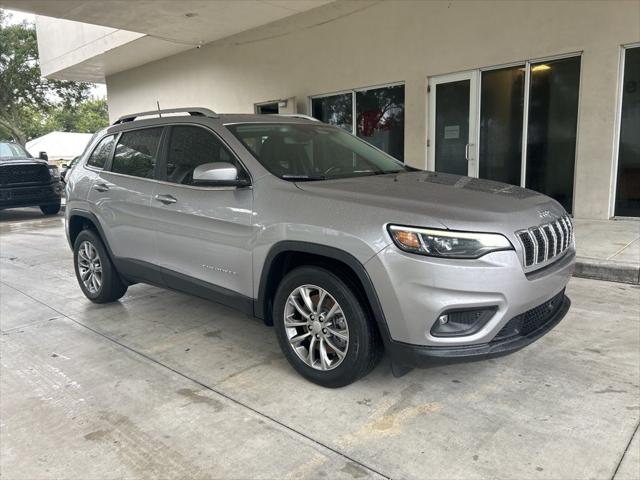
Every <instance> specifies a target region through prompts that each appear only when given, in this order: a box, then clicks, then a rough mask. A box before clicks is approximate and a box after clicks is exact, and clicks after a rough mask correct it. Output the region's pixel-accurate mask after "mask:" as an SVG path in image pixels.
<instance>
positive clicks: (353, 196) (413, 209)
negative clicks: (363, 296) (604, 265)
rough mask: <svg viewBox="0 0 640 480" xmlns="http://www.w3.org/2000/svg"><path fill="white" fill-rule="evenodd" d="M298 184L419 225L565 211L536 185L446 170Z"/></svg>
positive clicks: (501, 221) (516, 224)
mask: <svg viewBox="0 0 640 480" xmlns="http://www.w3.org/2000/svg"><path fill="white" fill-rule="evenodd" d="M297 185H298V187H299V188H300V189H302V190H304V191H306V192H308V193H315V194H318V195H322V196H327V197H331V198H333V199H336V200H342V201H348V202H355V203H359V204H362V205H363V206H370V207H374V208H380V209H383V210H386V215H387V216H388V215H389V212H388V211H389V210H392V211H393V213H392V214H391V217H393V218H389V219H388V220H387V221H388V222H389V223H400V224H402V223H404V224H409V225H415V222H417V221H420V217H426V218H431V219H437V220H438V221H439V222H440V223H441V224H442V225H444V226H446V227H447V228H449V229H452V230H467V231H484V232H489V231H492V232H501V233H513V232H515V231H516V230H520V229H522V228H528V227H531V226H534V225H540V224H541V223H546V222H548V221H549V220H551V219H552V218H556V217H559V216H562V215H564V214H565V211H564V209H563V208H562V206H561V205H560V204H559V203H558V202H556V201H555V200H553V199H551V198H549V197H547V196H546V195H543V194H541V193H538V192H534V191H533V190H528V189H525V188H521V187H517V186H514V185H508V184H505V183H500V182H494V181H492V180H483V179H478V178H471V177H465V176H460V175H451V174H446V173H436V172H426V171H420V172H408V173H401V174H389V175H375V176H366V177H356V178H345V179H338V180H327V181H318V182H300V183H298V184H297ZM416 217H417V218H416ZM415 226H424V227H429V226H431V227H439V226H438V225H423V224H422V225H421V224H418V225H415Z"/></svg>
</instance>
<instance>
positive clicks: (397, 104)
mask: <svg viewBox="0 0 640 480" xmlns="http://www.w3.org/2000/svg"><path fill="white" fill-rule="evenodd" d="M356 127H357V128H356V134H357V135H358V136H359V137H360V138H362V139H364V140H366V141H367V142H369V143H371V144H372V145H375V146H376V147H378V148H379V149H380V150H382V151H384V152H387V153H388V154H389V155H391V156H393V157H395V158H397V159H398V160H401V161H404V85H397V86H395V87H383V88H375V89H371V90H364V91H359V92H356Z"/></svg>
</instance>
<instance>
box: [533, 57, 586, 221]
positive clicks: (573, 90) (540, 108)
mask: <svg viewBox="0 0 640 480" xmlns="http://www.w3.org/2000/svg"><path fill="white" fill-rule="evenodd" d="M579 85H580V57H573V58H566V59H562V60H554V61H549V62H544V63H537V64H532V65H531V85H530V87H529V118H528V130H527V183H526V187H527V188H530V189H532V190H537V191H538V192H541V193H544V194H545V195H549V196H550V197H552V198H554V199H556V200H557V201H558V202H560V203H561V204H562V206H563V207H564V208H565V210H567V212H571V208H572V202H573V170H574V163H575V157H576V131H577V126H578V87H579Z"/></svg>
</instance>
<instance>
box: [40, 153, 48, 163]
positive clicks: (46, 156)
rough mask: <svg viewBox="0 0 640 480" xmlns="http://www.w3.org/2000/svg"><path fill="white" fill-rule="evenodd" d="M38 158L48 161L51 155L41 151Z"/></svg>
mask: <svg viewBox="0 0 640 480" xmlns="http://www.w3.org/2000/svg"><path fill="white" fill-rule="evenodd" d="M38 158H39V159H40V160H46V161H47V162H48V161H49V155H47V152H40V154H39V155H38Z"/></svg>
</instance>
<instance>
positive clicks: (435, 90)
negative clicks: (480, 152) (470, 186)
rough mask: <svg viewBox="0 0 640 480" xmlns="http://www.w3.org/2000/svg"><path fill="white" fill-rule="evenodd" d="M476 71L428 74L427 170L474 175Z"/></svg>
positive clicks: (475, 168) (475, 157)
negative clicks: (429, 75) (433, 75)
mask: <svg viewBox="0 0 640 480" xmlns="http://www.w3.org/2000/svg"><path fill="white" fill-rule="evenodd" d="M476 97H477V72H475V71H472V72H462V73H454V74H451V75H441V76H438V77H432V78H431V79H430V81H429V117H430V121H429V143H428V147H429V169H430V170H435V171H438V172H445V173H453V174H456V175H469V176H471V177H476V176H477V175H478V162H477V158H478V157H477V141H476V136H477V130H476V123H477V104H478V102H477V98H476Z"/></svg>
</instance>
